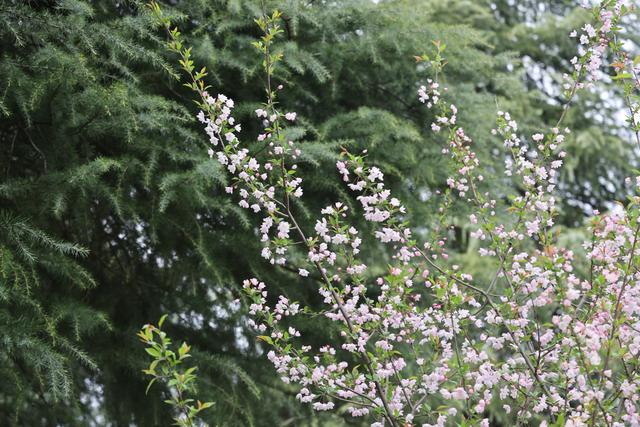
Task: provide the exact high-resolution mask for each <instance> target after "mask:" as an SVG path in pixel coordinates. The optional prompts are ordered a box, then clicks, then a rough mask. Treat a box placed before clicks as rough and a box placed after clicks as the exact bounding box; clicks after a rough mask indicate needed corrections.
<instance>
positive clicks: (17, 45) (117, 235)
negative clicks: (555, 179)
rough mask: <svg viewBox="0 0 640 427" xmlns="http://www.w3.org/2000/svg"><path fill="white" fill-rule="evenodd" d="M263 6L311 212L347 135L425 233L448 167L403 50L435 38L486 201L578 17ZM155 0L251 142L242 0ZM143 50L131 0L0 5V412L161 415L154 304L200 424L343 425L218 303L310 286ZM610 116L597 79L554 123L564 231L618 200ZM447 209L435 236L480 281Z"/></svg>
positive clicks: (488, 5)
mask: <svg viewBox="0 0 640 427" xmlns="http://www.w3.org/2000/svg"><path fill="white" fill-rule="evenodd" d="M265 3H266V5H265V6H266V8H267V9H268V10H271V9H274V8H278V9H279V10H281V11H282V12H283V13H284V17H285V24H286V25H285V28H286V33H285V35H284V38H283V40H281V41H280V44H279V47H280V49H282V51H283V53H284V55H285V56H284V58H285V66H284V67H282V68H281V69H280V74H279V75H278V76H277V80H278V81H279V83H282V84H283V85H284V90H283V92H282V96H281V102H282V104H283V105H284V106H286V109H287V110H290V111H296V112H297V113H298V120H297V128H296V129H295V131H296V133H297V138H298V139H299V140H300V141H301V142H302V149H303V153H304V154H303V164H304V166H303V167H304V173H303V176H305V177H306V181H305V193H306V197H305V200H306V205H304V206H303V209H304V210H305V211H306V212H308V215H307V220H309V221H311V220H312V219H313V218H314V215H315V214H316V213H317V212H319V209H320V208H321V207H324V206H325V205H326V204H328V203H330V202H331V201H333V200H334V199H335V197H336V194H339V193H343V192H344V191H345V190H344V188H343V186H342V185H341V183H340V180H339V179H338V177H337V174H331V173H327V171H332V170H333V169H334V166H333V164H334V163H335V160H336V159H337V157H338V154H339V152H340V147H347V148H349V149H350V150H354V151H357V150H362V149H368V150H369V153H370V159H371V161H372V162H373V163H375V164H376V165H378V166H380V167H381V168H383V170H384V171H385V173H386V174H387V175H388V176H389V177H390V183H392V185H393V187H394V191H396V194H397V195H398V196H399V197H400V198H402V200H403V201H404V202H405V204H406V205H407V206H409V207H410V211H411V212H410V217H411V218H410V220H411V221H412V223H413V224H414V225H416V226H417V227H418V228H419V229H422V230H428V229H429V227H430V225H431V224H433V223H434V220H435V213H434V206H435V204H434V202H433V199H434V197H433V195H434V194H435V192H436V191H437V190H439V189H443V188H444V187H445V185H446V183H445V180H446V177H447V170H446V162H445V161H443V159H442V157H441V155H440V147H439V146H438V145H437V144H435V143H434V142H433V141H432V140H431V139H430V136H429V131H428V128H429V125H430V123H431V121H432V120H433V117H430V116H429V114H430V113H429V112H428V111H426V109H424V108H422V106H421V104H420V103H419V102H418V101H417V99H416V90H417V87H418V86H419V84H420V82H421V81H423V80H425V79H426V78H427V77H428V76H429V70H425V69H424V66H423V65H422V64H419V63H416V61H415V59H414V56H415V55H421V54H422V53H424V52H427V51H429V50H430V47H431V43H432V41H434V40H441V41H443V42H444V43H446V44H447V50H446V58H447V61H448V65H447V69H448V70H447V81H446V85H447V86H448V87H449V88H450V96H451V97H452V99H453V100H455V103H456V104H457V105H459V106H464V114H462V115H461V117H460V120H461V121H462V123H463V124H464V126H465V129H466V132H467V134H469V135H471V136H473V137H474V139H475V142H476V144H477V147H478V148H477V150H478V151H479V153H480V156H481V160H482V161H483V162H485V163H486V164H489V165H491V168H492V169H493V170H494V171H495V176H493V177H491V182H492V186H493V188H494V190H495V191H498V193H499V194H502V195H504V196H505V197H506V195H507V194H508V193H510V192H513V191H518V189H517V188H514V186H513V184H512V182H511V181H510V180H509V179H507V178H506V177H504V176H503V174H502V173H501V170H502V168H503V159H502V158H500V157H499V156H498V155H497V154H496V153H498V149H499V144H500V141H499V140H498V139H497V138H493V137H491V134H490V130H491V128H492V127H493V123H494V117H495V112H496V111H497V110H498V109H500V110H505V111H510V112H511V114H512V116H514V117H516V118H517V119H518V121H519V123H520V126H521V129H522V131H523V133H524V134H531V133H533V132H535V131H537V130H538V128H535V127H534V126H539V124H540V123H544V124H545V125H546V126H551V125H552V124H553V123H555V120H556V119H557V117H558V115H559V111H560V107H559V102H558V99H559V93H560V91H559V88H558V81H559V78H560V77H561V75H562V73H563V72H565V71H566V70H568V69H569V63H568V60H569V59H570V58H571V57H572V56H573V55H574V52H575V44H574V42H573V41H572V40H570V39H569V38H568V33H569V31H570V30H571V29H572V28H577V27H580V26H581V25H582V23H583V22H584V20H585V19H587V16H586V14H585V12H584V11H582V10H581V9H580V8H578V7H577V3H578V2H577V1H565V0H557V1H553V0H551V1H536V0H527V1H511V0H496V1H490V0H478V1H471V0H450V1H444V0H382V1H378V2H372V1H370V0H343V1H336V2H333V1H332V2H328V1H314V0H307V1H302V0H278V1H275V0H274V1H266V2H265ZM163 8H164V10H165V12H167V13H168V14H170V15H171V17H172V20H173V21H175V22H177V23H178V24H179V26H180V28H181V31H182V32H183V34H184V35H185V37H186V38H187V40H188V42H189V43H190V44H191V45H193V47H194V50H193V53H194V57H195V61H196V62H197V63H198V64H200V65H201V66H206V67H207V69H208V70H209V72H210V75H209V77H208V78H209V80H208V82H209V83H210V84H211V85H212V86H213V91H214V92H218V91H219V92H222V93H225V94H226V95H228V96H230V97H231V98H233V99H235V100H236V104H237V105H238V107H237V109H236V115H237V117H238V118H239V119H240V120H241V122H242V124H243V131H242V133H243V134H244V135H245V138H246V139H245V140H246V141H250V140H252V139H253V138H254V137H255V136H256V134H257V131H258V126H257V125H258V123H256V121H255V120H254V118H253V117H252V112H253V110H254V109H255V108H258V107H259V105H260V103H261V102H262V101H263V94H264V90H263V76H262V75H261V73H260V70H261V67H260V61H261V58H260V57H259V56H258V55H256V54H255V52H254V49H253V48H252V47H251V45H250V43H251V41H253V40H254V39H255V38H256V37H257V36H258V29H257V28H256V26H255V24H254V22H253V19H254V18H255V17H256V16H258V15H259V14H261V2H260V1H259V0H171V1H166V2H164V5H163ZM633 30H634V28H632V27H631V26H630V28H629V31H628V33H627V34H628V37H629V40H630V43H632V44H633V43H636V44H635V45H636V46H637V39H636V37H637V34H638V33H637V31H636V32H635V33H634V32H633ZM636 30H637V29H636ZM163 42H164V35H163V34H162V33H161V32H159V31H157V30H155V29H154V28H153V27H152V25H151V20H150V18H149V17H148V16H147V14H146V13H145V12H144V4H143V2H138V1H115V0H113V1H111V0H105V1H99V2H95V1H90V0H48V1H37V0H8V1H4V2H2V4H1V5H0V177H1V178H0V378H2V380H1V381H0V424H3V425H4V424H7V425H107V424H110V425H115V426H121V425H122V426H123V425H131V424H135V425H140V426H151V425H168V424H169V423H170V415H169V414H168V413H167V410H168V409H167V408H166V407H165V405H163V404H162V399H161V398H160V395H161V394H162V393H163V390H162V388H161V387H154V388H153V389H152V390H151V392H150V394H151V396H149V397H145V386H146V382H145V381H146V380H145V378H144V374H142V372H141V370H142V369H143V368H145V367H146V364H147V363H146V360H145V359H146V354H145V353H144V351H143V349H142V346H141V345H140V343H139V342H137V339H136V336H135V332H136V331H138V330H139V328H140V327H141V326H142V325H143V324H145V323H150V322H154V321H156V320H157V319H158V318H159V317H160V316H161V315H162V314H164V313H173V314H172V315H171V316H170V317H169V318H168V319H167V322H166V323H165V326H164V327H165V329H167V330H170V331H171V334H172V336H174V337H180V339H184V340H186V341H188V342H189V343H190V344H191V345H193V350H192V355H193V359H194V363H196V364H197V365H198V366H199V367H200V371H199V380H198V384H199V395H200V396H201V398H202V399H204V400H212V401H214V402H215V406H214V407H213V408H211V409H208V410H207V411H206V416H207V417H208V418H207V420H208V421H209V422H210V423H211V424H212V425H239V426H240V425H241V426H246V425H255V426H263V425H264V426H269V425H291V426H293V425H310V426H311V425H356V424H357V423H356V422H355V421H353V420H347V419H346V418H345V419H342V418H341V417H340V415H327V414H323V415H322V416H320V415H317V414H313V413H312V412H311V411H310V410H309V408H307V407H305V406H302V405H300V404H298V403H297V402H296V401H295V399H294V397H295V394H296V390H295V389H293V388H290V387H288V386H287V385H285V384H283V383H281V382H280V381H279V380H278V378H277V377H276V376H275V375H274V371H273V370H272V368H271V366H270V365H269V363H268V361H266V358H265V357H264V355H263V354H262V349H261V348H260V345H259V344H258V343H257V342H256V341H255V339H254V338H253V336H251V334H248V333H247V332H246V331H245V329H244V323H243V318H242V310H241V309H240V306H239V305H238V304H237V303H236V302H234V301H235V300H236V298H237V297H238V288H239V286H240V284H241V282H242V280H243V279H245V278H247V277H251V276H256V277H260V279H261V280H263V281H265V282H266V283H268V284H269V285H270V286H271V287H273V288H275V289H277V290H278V292H282V293H285V294H288V295H290V296H291V297H292V298H294V299H298V300H304V301H309V302H311V303H312V302H313V301H317V300H318V295H317V293H316V292H315V290H314V289H313V288H311V287H309V286H308V285H307V286H302V285H301V284H300V282H299V280H298V279H297V275H296V274H295V272H290V271H287V270H286V269H284V270H277V271H276V270H274V269H273V268H272V266H271V265H269V264H268V263H266V262H264V260H262V259H261V258H260V256H259V252H260V250H259V247H258V246H259V245H258V244H257V239H255V235H256V226H257V225H258V224H256V222H255V219H254V218H251V217H250V216H248V215H247V214H246V213H245V212H243V211H242V210H241V209H240V208H238V207H237V206H235V205H234V204H233V203H232V202H231V201H230V200H229V199H228V198H227V197H223V196H222V195H223V193H224V185H225V175H224V173H223V171H222V170H221V168H220V166H219V165H218V163H217V162H216V161H214V160H210V159H209V158H208V157H207V156H206V149H205V148H204V147H205V145H204V144H205V143H206V140H205V138H203V137H202V135H203V134H202V133H201V132H200V130H199V127H198V125H197V123H195V120H194V119H193V118H194V115H195V113H196V111H195V107H194V105H193V103H192V102H191V101H190V98H189V93H188V91H186V90H185V89H184V88H182V87H181V85H180V83H179V82H178V81H177V80H176V79H175V76H176V73H177V71H176V69H175V67H174V66H173V62H174V61H175V58H173V57H172V56H171V55H170V54H168V53H167V52H166V49H165V48H164V45H163ZM619 111H620V104H619V103H618V102H617V98H616V93H615V90H614V89H613V88H611V89H607V90H605V91H599V92H591V93H590V94H589V96H583V97H582V98H580V99H579V100H578V106H577V108H575V109H574V110H572V112H571V113H570V116H569V118H568V121H567V122H566V123H567V124H568V126H569V127H570V128H571V129H572V130H573V133H572V137H571V139H570V141H568V146H569V147H570V149H571V150H572V151H573V152H572V153H571V156H570V158H571V159H572V160H571V163H569V164H568V165H566V167H565V169H564V175H563V179H562V192H563V200H562V224H563V226H565V227H578V228H577V229H576V232H579V227H580V226H581V225H582V223H583V221H584V219H585V217H586V216H587V215H589V214H590V213H591V212H592V211H593V210H594V209H599V210H601V211H604V210H606V209H608V208H609V207H610V206H611V205H610V203H611V201H613V200H618V199H623V198H624V187H623V177H624V176H626V175H628V174H629V173H630V171H631V170H632V169H633V168H635V167H636V166H637V154H638V153H636V152H634V151H633V148H632V145H631V144H630V143H629V142H628V138H627V136H626V135H618V134H614V131H613V130H612V129H613V128H612V127H611V126H610V125H611V123H612V122H611V120H614V119H616V118H617V119H620V114H619ZM458 212H459V218H458V219H457V223H458V224H459V229H456V230H454V232H453V233H452V236H451V240H450V242H449V244H450V245H452V246H453V247H454V248H455V249H456V250H457V251H458V252H459V253H460V259H461V260H462V262H465V263H467V264H468V265H470V266H474V268H476V269H477V270H478V273H479V274H480V275H481V274H482V264H481V263H478V262H477V260H475V259H474V257H473V256H471V255H466V254H467V252H468V249H469V245H470V242H469V240H468V238H467V235H466V231H465V227H466V216H465V215H464V208H463V207H461V208H460V209H459V210H458ZM362 227H363V229H365V230H366V227H367V226H366V224H362ZM367 256H368V257H369V259H377V260H378V265H381V264H383V263H380V262H379V260H380V259H381V257H384V256H385V254H384V253H383V252H381V251H379V250H378V249H377V246H376V245H375V244H372V245H370V246H369V249H368V251H367ZM374 273H375V271H373V272H372V274H374ZM319 325H322V324H319V323H318V322H314V323H312V322H310V324H309V325H308V331H306V335H307V336H309V337H312V339H313V340H314V342H313V343H312V344H314V345H322V344H323V343H326V342H327V341H328V340H329V339H330V336H331V334H332V333H333V332H332V331H331V329H327V328H323V327H319ZM338 414H340V411H338Z"/></svg>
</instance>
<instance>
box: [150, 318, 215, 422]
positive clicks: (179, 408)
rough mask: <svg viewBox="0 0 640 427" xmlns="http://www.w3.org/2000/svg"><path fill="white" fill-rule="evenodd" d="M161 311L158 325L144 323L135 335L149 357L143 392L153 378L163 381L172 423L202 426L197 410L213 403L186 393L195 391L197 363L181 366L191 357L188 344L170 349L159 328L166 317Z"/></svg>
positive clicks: (168, 339)
mask: <svg viewBox="0 0 640 427" xmlns="http://www.w3.org/2000/svg"><path fill="white" fill-rule="evenodd" d="M166 318H167V315H166V314H165V315H164V316H162V317H161V318H160V320H159V321H158V326H154V325H144V326H143V327H142V329H141V330H140V332H138V337H139V338H140V340H141V341H142V342H143V343H144V344H146V345H147V348H145V350H146V352H147V353H148V354H149V355H150V356H151V357H152V358H153V360H152V361H151V363H150V364H149V367H148V368H147V369H143V371H142V372H144V373H145V374H147V375H149V376H151V377H152V379H151V381H149V385H148V386H147V390H146V391H147V392H149V389H150V388H151V386H152V385H153V383H155V382H156V381H159V382H162V383H164V384H165V385H166V386H167V387H168V388H169V394H170V395H171V398H170V399H167V400H165V403H167V404H169V405H171V406H173V408H174V410H175V412H176V415H175V417H174V421H175V425H178V426H181V427H193V426H196V425H205V426H206V424H204V423H202V422H199V421H198V415H199V414H200V412H201V411H203V410H205V409H207V408H210V407H211V406H213V402H201V401H200V400H196V399H194V398H192V397H189V396H195V395H196V394H197V389H196V380H197V376H196V375H195V372H196V370H197V369H198V368H197V366H193V367H190V368H186V369H185V368H183V367H182V365H183V362H184V360H185V359H187V358H189V357H191V355H190V354H189V351H190V350H191V346H189V345H188V344H187V343H186V342H183V343H182V345H181V346H180V347H178V348H177V351H174V350H173V346H172V342H171V339H170V338H169V336H167V333H166V332H164V331H163V330H162V324H163V323H164V321H165V320H166Z"/></svg>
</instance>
